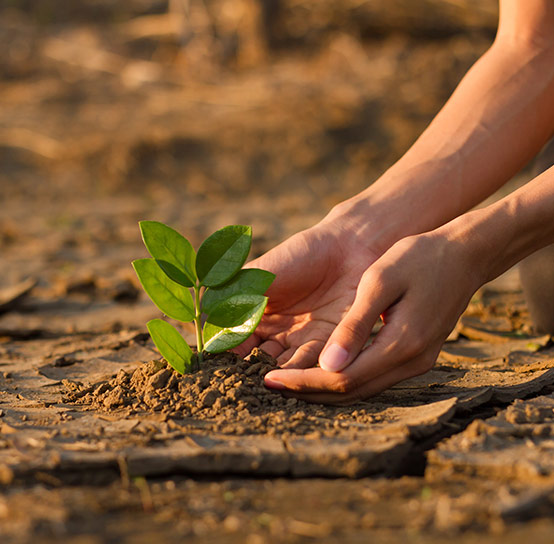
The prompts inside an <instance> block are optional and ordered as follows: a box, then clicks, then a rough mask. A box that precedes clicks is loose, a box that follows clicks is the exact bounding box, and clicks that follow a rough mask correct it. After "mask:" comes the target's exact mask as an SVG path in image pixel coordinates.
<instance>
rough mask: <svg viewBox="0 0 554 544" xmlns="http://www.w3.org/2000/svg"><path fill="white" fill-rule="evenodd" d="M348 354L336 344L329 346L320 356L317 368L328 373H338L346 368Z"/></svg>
mask: <svg viewBox="0 0 554 544" xmlns="http://www.w3.org/2000/svg"><path fill="white" fill-rule="evenodd" d="M347 359H348V352H347V351H346V350H345V349H344V348H343V347H342V346H339V345H338V344H331V345H330V346H329V347H328V348H327V349H326V350H325V351H324V352H323V353H322V354H321V355H320V356H319V366H320V367H321V368H322V369H323V370H327V371H328V372H338V371H339V370H342V369H343V368H345V367H346V360H347Z"/></svg>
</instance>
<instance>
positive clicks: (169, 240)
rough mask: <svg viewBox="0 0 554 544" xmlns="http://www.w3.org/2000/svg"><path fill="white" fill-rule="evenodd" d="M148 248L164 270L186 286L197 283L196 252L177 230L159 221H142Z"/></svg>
mask: <svg viewBox="0 0 554 544" xmlns="http://www.w3.org/2000/svg"><path fill="white" fill-rule="evenodd" d="M139 226H140V232H141V234H142V239H143V241H144V245H145V246H146V249H147V250H148V252H149V253H150V255H152V257H154V259H156V261H158V264H159V265H160V267H161V268H162V270H163V271H164V272H165V273H166V274H167V275H168V276H169V277H170V278H171V279H172V280H173V281H176V282H177V283H180V284H181V285H184V286H185V287H192V286H193V285H194V284H195V283H196V268H195V261H196V254H195V253H194V249H193V247H192V246H191V244H190V242H189V241H188V240H187V239H186V238H185V237H184V236H182V235H181V234H179V233H178V232H177V231H176V230H173V229H172V228H171V227H168V226H167V225H164V224H163V223H159V222H158V221H140V222H139Z"/></svg>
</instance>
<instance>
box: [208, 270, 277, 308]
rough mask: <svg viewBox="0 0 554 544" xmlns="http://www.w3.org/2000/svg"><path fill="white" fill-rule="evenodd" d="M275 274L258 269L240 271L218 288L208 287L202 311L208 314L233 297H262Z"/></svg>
mask: <svg viewBox="0 0 554 544" xmlns="http://www.w3.org/2000/svg"><path fill="white" fill-rule="evenodd" d="M274 279H275V274H272V273H271V272H268V271H267V270H261V269H259V268H247V269H245V270H240V271H239V272H238V273H237V274H236V275H235V276H234V277H233V278H231V280H229V281H228V282H227V283H224V284H223V285H220V286H218V287H210V288H209V289H208V290H207V291H206V292H205V293H204V296H203V297H202V311H203V312H205V313H206V314H208V315H209V314H210V313H211V312H212V311H213V309H214V308H215V307H216V306H217V305H218V304H219V303H221V302H223V301H224V300H226V299H228V298H229V297H231V296H233V295H239V294H243V295H249V294H252V295H263V294H264V293H265V292H266V291H267V289H268V288H269V286H270V285H271V283H272V282H273V280H274Z"/></svg>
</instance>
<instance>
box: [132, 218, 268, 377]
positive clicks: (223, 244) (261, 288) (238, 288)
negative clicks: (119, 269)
mask: <svg viewBox="0 0 554 544" xmlns="http://www.w3.org/2000/svg"><path fill="white" fill-rule="evenodd" d="M139 226H140V231H141V234H142V239H143V241H144V245H145V246H146V249H147V250H148V252H149V253H150V255H151V256H152V258H151V259H137V260H136V261H133V268H134V269H135V272H136V274H137V276H138V279H139V281H140V283H141V284H142V286H143V288H144V290H145V291H146V293H147V294H148V296H149V297H150V298H151V299H152V302H154V304H155V305H156V306H157V307H158V308H159V309H160V310H161V311H162V312H163V313H164V314H165V315H166V316H168V317H171V318H172V319H175V320H177V321H182V322H190V321H193V322H194V325H195V330H196V344H197V353H196V354H193V352H192V349H191V348H190V346H189V345H188V344H187V343H186V341H185V340H184V338H183V337H182V336H181V334H180V333H179V332H178V331H177V329H175V327H173V326H172V325H170V324H169V323H168V322H167V321H164V320H162V319H152V320H151V321H149V322H148V323H147V325H146V326H147V328H148V332H149V333H150V336H151V337H152V340H153V341H154V344H155V345H156V347H157V348H158V350H159V351H160V353H161V354H162V356H163V357H164V358H165V359H166V360H167V362H168V363H169V364H170V365H171V366H172V367H173V368H174V369H175V370H176V371H177V372H179V373H180V374H184V373H188V372H192V370H193V369H194V367H195V366H196V365H195V363H198V364H200V363H201V362H202V359H203V352H207V353H221V352H223V351H226V350H228V349H231V348H234V347H235V346H238V345H239V344H241V343H242V342H244V340H246V339H247V338H248V337H249V336H250V335H251V334H252V333H253V332H254V330H255V329H256V327H257V326H258V323H259V322H260V319H261V318H262V315H263V313H264V310H265V307H266V306H267V300H268V299H267V297H266V296H264V293H265V292H266V291H267V289H268V287H269V286H270V285H271V283H272V281H273V280H274V279H275V275H274V274H272V273H271V272H268V271H267V270H260V269H258V268H248V269H244V270H242V265H243V264H244V263H245V261H246V258H247V257H248V253H249V252H250V246H251V245H252V228H251V227H249V226H246V225H229V226H228V227H224V228H222V229H220V230H218V231H216V232H214V233H213V234H212V235H211V236H209V237H208V238H207V239H206V240H204V242H203V243H202V245H201V246H200V248H199V249H198V253H196V252H195V251H194V249H193V247H192V245H191V244H190V242H189V241H188V240H187V239H186V238H185V237H184V236H182V235H181V234H179V233H178V232H177V231H175V230H174V229H172V228H171V227H168V226H167V225H164V224H163V223H159V222H157V221H141V222H140V223H139Z"/></svg>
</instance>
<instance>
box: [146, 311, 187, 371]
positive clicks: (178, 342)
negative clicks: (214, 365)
mask: <svg viewBox="0 0 554 544" xmlns="http://www.w3.org/2000/svg"><path fill="white" fill-rule="evenodd" d="M146 327H147V328H148V332H149V333H150V336H151V337H152V340H154V344H156V347H157V348H158V350H159V352H160V353H161V354H162V356H163V357H164V359H165V360H166V361H167V362H168V363H169V364H170V365H171V366H172V367H173V368H174V369H175V370H176V371H177V372H179V374H185V373H189V372H192V366H193V365H192V350H191V349H190V347H189V345H188V344H187V343H186V342H185V341H184V339H183V337H182V336H181V335H180V334H179V331H177V329H176V328H175V327H173V326H172V325H170V324H169V323H167V322H166V321H163V320H162V319H152V320H151V321H149V322H148V323H147V324H146Z"/></svg>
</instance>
